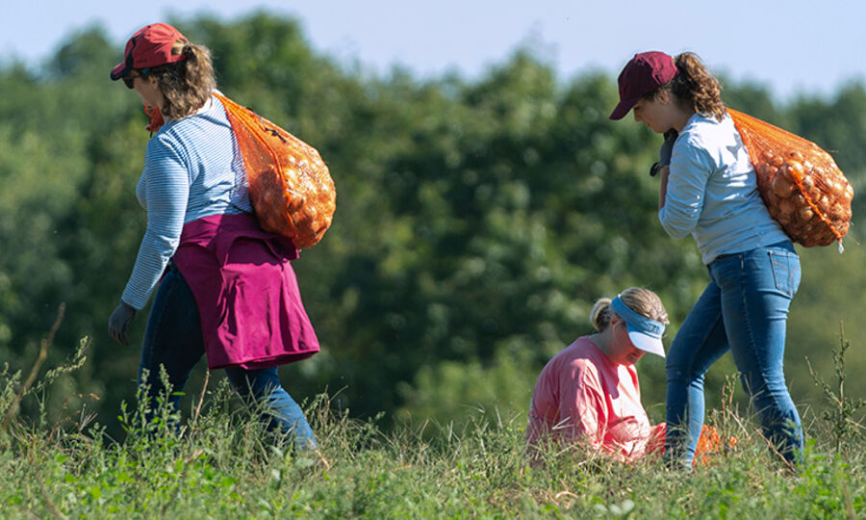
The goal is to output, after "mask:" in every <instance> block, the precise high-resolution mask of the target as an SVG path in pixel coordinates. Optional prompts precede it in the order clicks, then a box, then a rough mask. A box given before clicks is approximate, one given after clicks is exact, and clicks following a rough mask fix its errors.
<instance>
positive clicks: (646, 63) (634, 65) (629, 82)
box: [610, 51, 678, 120]
mask: <svg viewBox="0 0 866 520" xmlns="http://www.w3.org/2000/svg"><path fill="white" fill-rule="evenodd" d="M677 72H678V71H677V66H676V65H675V64H674V59H673V58H672V57H670V56H668V55H667V54H665V53H663V52H655V51H651V52H642V53H640V54H635V55H634V58H632V59H631V61H629V62H628V63H626V65H625V68H623V69H622V72H620V74H619V79H617V81H618V82H619V104H617V105H616V108H614V109H613V112H611V114H610V118H611V119H614V120H617V119H622V118H623V117H625V115H626V114H628V111H629V110H631V109H632V107H633V106H634V105H635V103H637V102H638V101H639V100H640V98H642V97H643V96H645V95H647V94H649V93H650V92H652V91H653V90H655V89H657V88H659V87H660V86H662V85H664V84H665V83H667V82H668V81H670V80H672V79H674V76H676V75H677Z"/></svg>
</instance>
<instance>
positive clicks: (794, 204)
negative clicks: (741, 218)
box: [728, 108, 854, 251]
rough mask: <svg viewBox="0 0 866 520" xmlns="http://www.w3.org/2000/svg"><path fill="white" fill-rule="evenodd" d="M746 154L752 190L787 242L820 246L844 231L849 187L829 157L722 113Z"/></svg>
mask: <svg viewBox="0 0 866 520" xmlns="http://www.w3.org/2000/svg"><path fill="white" fill-rule="evenodd" d="M728 114H730V115H731V118H732V119H733V120H734V125H735V126H736V127H737V130H738V131H739V133H740V136H741V137H742V139H743V144H745V146H746V149H747V150H748V152H749V159H751V162H752V165H753V166H754V167H755V172H756V173H757V177H758V190H759V191H760V192H761V197H762V198H763V199H764V204H766V205H767V209H769V210H770V215H771V216H772V217H773V218H774V219H776V220H777V221H778V222H779V224H781V225H782V228H783V229H784V230H785V233H787V234H788V236H789V237H791V240H793V241H794V242H798V243H800V244H802V245H803V246H805V247H812V246H826V245H830V244H832V243H833V241H835V240H838V241H839V250H840V251H841V250H842V237H844V236H845V235H846V234H847V233H848V226H849V221H850V220H851V199H852V198H853V197H854V189H853V188H852V187H851V185H850V184H849V183H848V180H847V179H845V176H844V175H843V174H842V171H841V170H840V169H839V167H838V166H836V162H835V161H834V160H833V158H832V157H831V156H830V154H829V153H827V152H825V151H824V150H822V149H821V148H820V147H819V146H818V145H816V144H815V143H813V142H811V141H808V140H806V139H803V138H802V137H799V136H797V135H794V134H792V133H790V132H786V131H785V130H782V129H781V128H778V127H776V126H773V125H771V124H769V123H766V122H764V121H761V120H760V119H756V118H754V117H752V116H749V115H746V114H744V113H742V112H738V111H736V110H732V109H730V108H729V109H728Z"/></svg>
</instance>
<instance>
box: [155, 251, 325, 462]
mask: <svg viewBox="0 0 866 520" xmlns="http://www.w3.org/2000/svg"><path fill="white" fill-rule="evenodd" d="M204 353H205V350H204V340H203V339H202V333H201V321H200V318H199V314H198V306H197V305H196V303H195V297H194V296H193V294H192V291H191V290H190V288H189V285H187V283H186V281H185V280H184V279H183V276H181V274H180V271H178V269H177V268H176V267H175V266H174V264H171V265H170V267H169V269H168V272H167V273H166V274H165V276H164V277H163V279H162V282H161V283H160V286H159V290H158V291H157V293H156V299H155V300H154V302H153V307H152V309H151V311H150V316H149V317H148V321H147V329H146V330H145V334H144V347H143V348H142V352H141V365H140V368H139V373H138V384H139V386H141V385H142V384H145V383H146V384H148V385H149V395H148V397H149V398H150V399H151V403H152V404H155V403H154V399H155V398H156V397H157V396H159V395H160V393H161V392H163V391H164V387H163V384H162V380H161V379H160V366H163V367H165V371H166V373H167V375H168V381H169V383H170V384H171V387H172V390H173V392H181V391H183V388H184V385H185V384H186V381H187V379H188V378H189V374H190V372H191V371H192V369H193V367H194V366H195V365H196V363H198V361H199V360H200V359H201V357H202V355H203V354H204ZM226 375H227V376H228V379H229V382H230V383H231V385H232V387H233V388H234V390H235V391H236V392H237V393H238V394H240V396H241V397H242V398H243V399H244V400H247V399H253V400H255V401H257V402H260V403H261V404H262V405H263V410H264V411H263V413H262V420H263V421H264V422H265V423H266V425H267V427H268V429H269V430H279V431H280V432H281V433H283V434H286V435H288V434H291V433H294V435H295V446H296V447H297V448H299V449H308V448H314V447H316V439H315V437H314V436H313V431H312V429H311V428H310V425H309V423H308V422H307V419H306V417H305V416H304V412H303V411H302V410H301V408H300V407H299V406H298V404H297V403H296V402H295V401H294V399H292V397H291V396H290V395H289V394H288V392H286V391H285V389H283V387H282V385H281V384H280V379H279V376H278V374H277V368H276V367H273V368H264V369H259V370H245V369H243V368H240V367H230V368H227V369H226ZM169 402H170V403H171V405H172V406H173V407H174V408H175V410H177V409H178V408H179V405H180V396H179V395H172V396H170V397H169Z"/></svg>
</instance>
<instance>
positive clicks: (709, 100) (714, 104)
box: [662, 52, 725, 121]
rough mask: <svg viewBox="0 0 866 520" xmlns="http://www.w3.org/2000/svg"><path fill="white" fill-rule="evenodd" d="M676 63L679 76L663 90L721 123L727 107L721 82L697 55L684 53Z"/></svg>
mask: <svg viewBox="0 0 866 520" xmlns="http://www.w3.org/2000/svg"><path fill="white" fill-rule="evenodd" d="M674 63H675V64H676V66H677V71H678V72H679V74H677V75H676V76H675V77H674V79H672V80H671V81H670V82H669V83H668V84H667V85H666V86H665V87H662V88H668V89H669V90H670V91H671V92H672V93H673V94H674V95H675V96H676V97H677V98H678V99H680V100H681V101H682V102H684V103H686V104H687V105H688V106H689V107H690V108H692V109H693V110H694V111H695V112H697V113H698V114H701V115H702V116H705V117H709V116H713V117H715V118H716V119H717V120H718V121H721V120H722V118H723V117H725V105H724V104H723V103H722V97H721V93H722V87H721V85H720V84H719V81H718V80H717V79H716V78H714V77H713V76H712V75H710V73H709V71H708V70H707V68H706V67H704V64H703V63H701V60H700V59H699V58H698V56H697V54H694V53H691V52H684V53H682V54H680V55H679V56H677V57H676V58H675V59H674Z"/></svg>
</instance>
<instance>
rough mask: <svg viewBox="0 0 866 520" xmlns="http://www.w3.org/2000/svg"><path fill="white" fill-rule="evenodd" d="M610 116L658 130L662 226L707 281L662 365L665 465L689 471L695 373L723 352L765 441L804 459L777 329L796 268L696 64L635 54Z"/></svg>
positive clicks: (708, 79)
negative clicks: (687, 246)
mask: <svg viewBox="0 0 866 520" xmlns="http://www.w3.org/2000/svg"><path fill="white" fill-rule="evenodd" d="M619 94H620V102H619V104H618V105H617V106H616V108H615V109H614V111H613V113H612V114H611V116H610V118H611V119H621V118H622V117H624V116H625V115H626V114H627V113H628V112H629V110H633V111H634V118H635V121H636V122H642V123H644V124H645V125H647V127H649V128H650V129H651V130H652V131H654V132H656V133H659V134H664V135H665V141H664V144H663V145H662V148H661V152H660V160H659V162H658V163H657V164H656V165H655V166H654V167H653V171H652V173H653V174H656V173H658V174H659V175H660V177H661V187H660V191H659V220H660V221H661V223H662V226H663V227H664V229H665V231H667V233H668V234H669V235H671V236H672V237H674V238H683V237H685V236H686V235H689V234H691V235H692V236H693V237H694V239H695V241H696V242H697V245H698V249H699V250H700V252H701V255H702V258H703V262H704V263H705V264H706V265H707V267H708V270H709V275H710V282H709V284H708V285H707V288H706V289H705V290H704V292H703V294H702V295H701V297H700V299H699V300H698V301H697V303H696V304H695V306H694V307H693V308H692V310H691V312H690V313H689V315H688V317H687V318H686V320H685V322H684V323H683V325H682V327H681V328H680V330H679V332H678V333H677V335H676V337H675V338H674V341H673V343H672V344H671V348H670V351H669V352H668V357H667V367H666V371H667V424H668V430H669V431H668V435H667V440H666V449H665V458H666V459H667V460H668V461H669V462H672V463H678V464H683V465H685V466H689V465H691V463H692V460H693V458H694V452H695V447H696V444H697V440H698V436H699V434H700V432H701V427H702V425H703V420H704V375H705V374H706V372H707V370H708V369H709V368H710V366H711V365H712V364H713V363H714V362H715V361H716V360H718V359H719V358H720V357H721V356H722V355H723V354H724V353H725V352H727V351H728V350H731V352H732V354H733V357H734V361H735V363H736V365H737V369H738V371H739V372H740V374H741V380H742V384H743V387H744V388H745V389H746V391H747V392H748V393H749V395H750V396H751V398H752V402H753V403H754V404H755V408H756V410H757V412H758V415H759V416H760V419H761V424H762V427H763V432H764V435H765V436H766V437H767V439H769V440H771V441H772V442H773V444H774V445H775V446H776V447H777V448H778V449H779V452H780V453H782V455H783V456H784V457H785V459H786V460H788V461H790V462H794V461H796V460H799V459H800V458H801V455H802V446H803V436H802V435H803V434H802V428H801V426H800V417H799V414H798V413H797V409H796V407H795V406H794V403H793V402H792V400H791V397H790V395H789V393H788V388H787V386H786V385H785V377H784V373H783V357H784V352H785V329H786V322H787V318H788V309H789V307H790V304H791V299H792V298H793V297H794V294H795V293H796V292H797V288H798V286H799V284H800V261H799V257H798V256H797V253H796V252H795V250H794V246H793V244H792V243H791V241H790V239H789V238H788V237H787V235H786V234H785V233H784V231H782V228H781V226H780V225H779V224H778V223H777V222H776V221H775V220H773V218H772V217H771V216H770V214H769V212H768V210H767V208H766V206H765V205H764V203H763V201H762V200H761V197H760V194H759V192H758V186H757V178H756V174H755V170H754V169H753V167H752V164H751V162H750V160H749V155H748V152H747V151H746V148H745V146H744V145H743V141H742V139H741V138H740V134H739V133H738V132H737V130H736V128H735V127H734V124H733V121H732V120H731V117H730V116H729V115H728V114H727V112H726V110H725V106H724V104H723V103H722V101H721V97H720V86H719V83H718V81H717V80H716V79H715V78H713V77H712V76H711V75H710V73H709V72H708V71H707V69H706V68H705V67H704V65H703V64H702V63H701V62H700V60H699V59H698V57H697V56H696V55H694V54H692V53H688V52H687V53H683V54H680V55H679V56H677V57H676V58H673V57H671V56H668V55H667V54H664V53H662V52H645V53H641V54H638V55H636V56H635V57H634V58H633V59H632V60H631V61H629V62H628V64H627V65H626V66H625V68H624V69H623V71H622V73H621V74H620V76H619Z"/></svg>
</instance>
